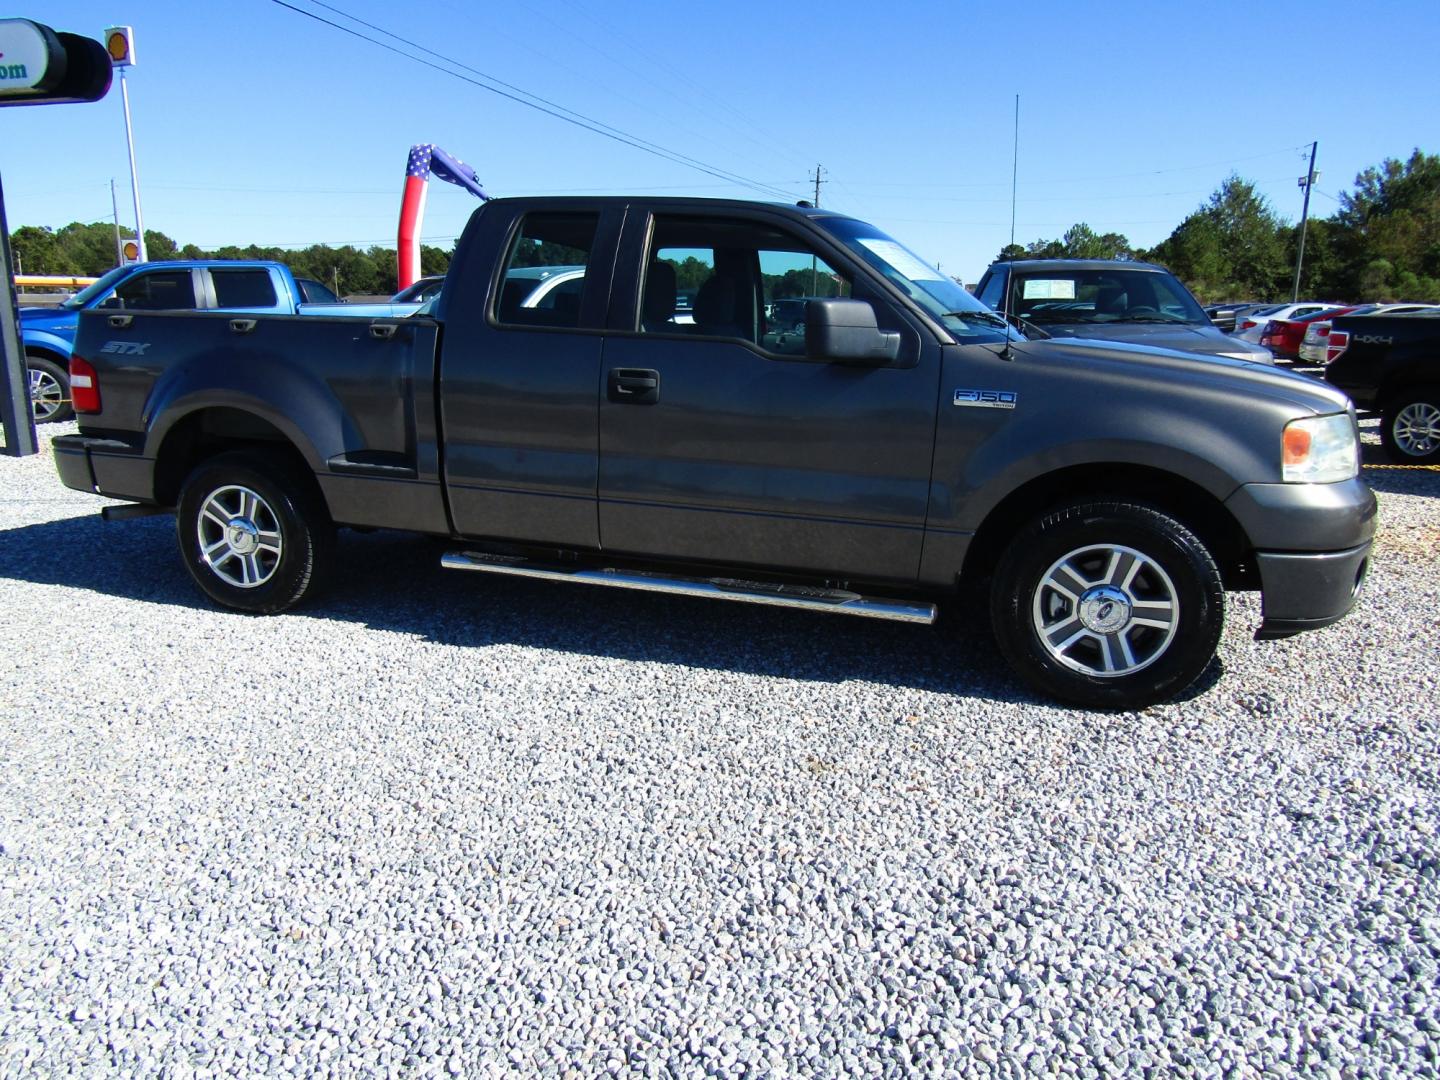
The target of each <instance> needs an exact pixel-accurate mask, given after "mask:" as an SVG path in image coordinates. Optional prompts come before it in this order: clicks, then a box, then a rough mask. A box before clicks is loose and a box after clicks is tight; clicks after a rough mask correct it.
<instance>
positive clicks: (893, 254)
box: [860, 237, 945, 281]
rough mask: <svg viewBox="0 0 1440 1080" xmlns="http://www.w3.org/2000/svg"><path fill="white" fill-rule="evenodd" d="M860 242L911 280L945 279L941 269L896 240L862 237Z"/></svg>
mask: <svg viewBox="0 0 1440 1080" xmlns="http://www.w3.org/2000/svg"><path fill="white" fill-rule="evenodd" d="M860 243H862V244H864V245H865V247H867V248H869V249H870V250H871V251H873V252H874V253H875V254H876V255H878V256H880V258H882V259H884V260H885V261H886V262H887V263H889V264H890V265H891V266H892V267H894V268H895V269H896V270H898V271H900V273H901V274H903V275H904V276H905V277H907V278H909V279H910V280H911V281H944V280H945V275H943V274H942V273H940V271H939V270H936V269H935V268H934V267H933V266H927V265H926V264H925V263H923V262H921V261H920V260H919V259H918V258H917V257H915V256H914V255H912V254H911V253H910V252H908V251H906V250H905V249H904V248H903V247H901V246H900V245H899V244H897V243H896V242H895V241H894V240H875V239H866V238H863V237H862V238H861V240H860Z"/></svg>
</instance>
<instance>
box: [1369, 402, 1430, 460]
mask: <svg viewBox="0 0 1440 1080" xmlns="http://www.w3.org/2000/svg"><path fill="white" fill-rule="evenodd" d="M1380 438H1381V441H1382V442H1384V444H1385V449H1386V451H1387V452H1388V453H1389V454H1390V456H1391V457H1392V458H1393V459H1394V460H1396V461H1403V462H1405V463H1406V464H1410V465H1431V464H1434V463H1435V462H1437V461H1440V386H1420V387H1416V388H1415V389H1413V390H1405V391H1402V392H1401V393H1400V394H1399V395H1398V396H1397V397H1395V398H1393V399H1392V400H1391V401H1390V402H1389V404H1387V405H1386V406H1385V418H1384V420H1383V421H1382V423H1381V426H1380Z"/></svg>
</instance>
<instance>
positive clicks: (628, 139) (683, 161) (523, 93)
mask: <svg viewBox="0 0 1440 1080" xmlns="http://www.w3.org/2000/svg"><path fill="white" fill-rule="evenodd" d="M271 2H272V3H274V4H276V5H278V6H279V7H283V8H286V9H288V10H290V11H293V12H295V13H296V14H297V15H304V16H305V17H306V18H308V19H313V20H315V21H316V22H318V23H322V24H324V25H326V26H329V27H332V28H333V29H336V30H339V31H341V32H342V33H346V34H349V35H350V36H351V37H357V38H359V39H360V40H361V41H367V42H369V43H370V44H371V45H375V46H377V47H379V48H381V49H384V50H386V51H387V52H392V53H394V54H395V55H396V56H402V57H404V58H405V59H407V60H412V61H414V62H415V63H417V64H423V65H425V66H426V67H428V68H432V69H433V70H435V71H438V72H440V73H441V74H444V75H449V76H451V77H452V78H456V79H460V80H461V81H462V82H467V83H469V84H470V85H472V86H476V87H479V88H480V89H481V90H488V91H489V92H490V93H492V94H496V95H498V96H500V97H503V98H507V99H509V100H510V101H513V102H515V103H516V104H519V105H524V106H526V107H527V108H531V109H534V110H536V111H537V112H542V113H545V114H546V115H547V116H552V117H554V118H555V119H557V120H563V121H564V122H565V123H567V124H573V125H574V126H575V127H579V128H583V129H584V130H586V131H589V132H591V133H592V134H595V135H601V136H603V137H605V138H607V139H612V140H614V141H615V142H618V143H622V144H624V145H626V146H629V147H631V148H632V149H635V150H642V151H644V152H645V153H647V154H652V155H654V156H655V157H659V158H663V159H664V160H667V161H670V162H671V163H673V164H676V165H685V166H688V167H689V168H692V169H698V170H699V171H701V172H703V173H706V174H708V175H710V176H713V177H715V178H716V179H717V180H726V181H729V182H730V183H733V184H738V185H740V186H742V187H748V188H750V189H752V190H754V191H760V192H764V193H766V194H768V195H772V196H776V197H778V198H781V199H784V200H785V201H787V202H788V201H790V200H791V199H792V198H793V194H792V193H791V192H788V191H785V190H783V189H781V188H776V187H771V186H770V185H768V184H763V183H761V182H759V181H757V180H751V179H750V178H749V177H746V176H742V175H740V174H739V173H733V172H730V171H729V170H727V169H723V168H721V167H720V166H718V165H710V164H707V163H706V162H703V161H700V160H699V159H697V158H692V157H690V156H689V155H687V154H682V153H680V152H678V151H674V150H670V149H667V148H666V147H664V146H661V145H660V144H659V143H654V142H651V141H649V140H648V139H643V138H641V137H640V136H638V135H631V134H629V133H628V132H625V131H622V130H621V129H620V128H617V127H614V126H612V125H610V124H607V123H605V122H604V121H602V120H596V119H595V118H593V117H590V116H587V115H585V114H584V113H580V112H576V111H575V110H574V109H570V108H567V107H566V106H564V105H560V104H558V103H557V102H553V101H550V100H549V99H547V98H543V97H541V96H540V95H538V94H534V93H531V92H530V91H529V90H525V89H523V88H522V87H519V86H516V85H514V84H513V83H508V82H505V81H504V80H503V79H499V78H496V77H495V76H493V75H490V74H487V73H486V72H483V71H480V70H479V69H477V68H473V67H471V66H469V65H468V64H465V63H462V62H461V61H459V60H455V59H453V58H451V57H448V56H445V55H443V54H442V53H438V52H436V51H435V50H433V49H429V48H426V47H425V46H424V45H420V44H418V43H416V42H413V41H411V40H409V39H408V38H404V37H401V36H400V35H399V34H396V33H393V32H392V31H389V30H386V29H385V28H383V27H380V26H376V25H375V24H373V23H369V22H366V21H365V20H364V19H360V18H357V17H356V16H354V15H351V14H349V13H348V12H346V11H342V10H341V9H340V8H337V7H335V6H334V5H332V4H327V3H324V2H323V0H310V2H311V3H314V4H316V5H317V6H319V7H323V8H325V9H327V10H329V11H333V12H335V13H336V14H337V15H340V16H341V17H343V18H345V19H349V20H350V21H351V22H354V23H358V24H359V25H361V26H364V27H367V28H368V29H371V30H374V31H375V32H376V33H379V34H384V35H385V36H386V37H388V38H391V39H393V40H395V41H399V42H403V43H404V44H406V45H408V46H410V47H411V48H413V49H417V50H419V51H420V52H422V53H425V54H427V55H429V56H433V57H435V58H436V59H438V60H442V61H444V63H446V64H450V65H452V66H453V67H457V68H461V69H462V70H464V71H469V72H471V73H472V74H473V75H476V76H478V78H470V77H469V76H466V75H462V74H461V73H460V72H458V71H452V70H451V69H450V68H447V67H442V66H441V65H440V64H436V63H433V62H432V61H430V60H426V59H425V58H424V57H423V56H415V55H413V54H411V53H407V52H405V51H404V50H402V49H398V48H396V47H395V46H393V45H390V44H387V43H386V42H384V41H377V40H376V39H375V38H373V37H370V36H369V35H367V34H362V33H360V31H358V30H354V29H352V28H351V27H348V26H344V25H342V24H341V23H337V22H335V21H333V20H331V19H327V18H325V17H324V16H323V15H318V14H316V13H315V12H313V11H306V10H305V9H304V8H299V7H296V6H295V5H294V4H291V3H288V2H287V0H271ZM482 79H483V80H485V81H483V82H482V81H481V80H482ZM491 83H494V84H495V85H493V86H492V85H490V84H491ZM500 87H504V88H505V89H500ZM509 91H513V93H511V92H509ZM527 99H528V100H527Z"/></svg>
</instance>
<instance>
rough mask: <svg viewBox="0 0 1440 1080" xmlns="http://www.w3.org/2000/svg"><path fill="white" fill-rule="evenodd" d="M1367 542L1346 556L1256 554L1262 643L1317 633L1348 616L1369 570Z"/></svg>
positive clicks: (1331, 553) (1334, 553) (1258, 633)
mask: <svg viewBox="0 0 1440 1080" xmlns="http://www.w3.org/2000/svg"><path fill="white" fill-rule="evenodd" d="M1370 545H1371V541H1369V540H1367V541H1365V543H1363V544H1361V545H1360V546H1359V547H1354V548H1350V549H1349V550H1346V551H1320V552H1312V551H1306V552H1292V551H1285V552H1280V551H1258V552H1256V553H1255V561H1256V563H1257V564H1258V565H1259V568H1260V582H1261V588H1262V589H1263V599H1262V614H1263V619H1262V621H1261V623H1260V629H1258V630H1256V631H1255V637H1256V638H1257V639H1259V640H1262V641H1263V640H1268V639H1271V638H1284V637H1291V636H1292V635H1294V634H1299V633H1302V632H1303V631H1306V630H1318V629H1319V628H1320V627H1322V626H1329V625H1330V624H1331V623H1333V622H1338V621H1339V620H1341V619H1343V618H1344V617H1345V616H1346V615H1347V614H1349V612H1350V609H1351V608H1353V607H1354V606H1355V601H1356V599H1357V598H1358V597H1359V595H1360V589H1361V587H1362V586H1363V585H1364V583H1365V575H1366V573H1367V571H1368V570H1369V569H1370Z"/></svg>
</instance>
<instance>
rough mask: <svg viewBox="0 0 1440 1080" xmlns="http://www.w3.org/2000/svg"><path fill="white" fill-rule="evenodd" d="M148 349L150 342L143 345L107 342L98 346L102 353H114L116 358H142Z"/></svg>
mask: <svg viewBox="0 0 1440 1080" xmlns="http://www.w3.org/2000/svg"><path fill="white" fill-rule="evenodd" d="M148 348H150V342H148V341H147V342H145V343H144V344H143V345H142V344H140V343H139V342H137V341H107V342H105V344H104V345H102V346H100V351H101V352H102V353H114V354H116V355H118V356H144V355H145V350H146V349H148Z"/></svg>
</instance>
